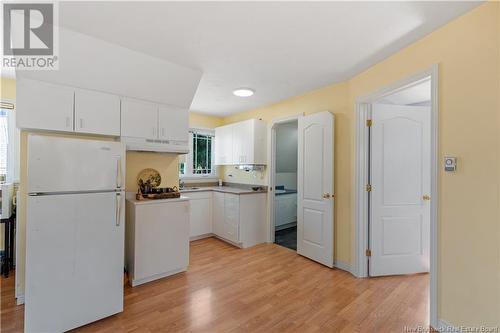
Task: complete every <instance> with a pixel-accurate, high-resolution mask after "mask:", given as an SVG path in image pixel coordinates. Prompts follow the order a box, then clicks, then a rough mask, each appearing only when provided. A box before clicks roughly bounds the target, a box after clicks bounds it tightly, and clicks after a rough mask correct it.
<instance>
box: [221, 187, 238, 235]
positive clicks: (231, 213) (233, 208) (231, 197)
mask: <svg viewBox="0 0 500 333" xmlns="http://www.w3.org/2000/svg"><path fill="white" fill-rule="evenodd" d="M224 215H225V216H224V238H226V239H229V240H230V241H233V242H239V240H240V237H239V232H238V231H239V224H240V196H239V195H237V194H229V193H225V194H224Z"/></svg>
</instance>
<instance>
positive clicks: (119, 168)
mask: <svg viewBox="0 0 500 333" xmlns="http://www.w3.org/2000/svg"><path fill="white" fill-rule="evenodd" d="M116 187H117V188H121V187H122V159H121V157H118V158H117V159H116Z"/></svg>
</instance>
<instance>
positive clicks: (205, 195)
mask: <svg viewBox="0 0 500 333" xmlns="http://www.w3.org/2000/svg"><path fill="white" fill-rule="evenodd" d="M182 195H183V196H185V197H187V198H189V199H192V200H197V199H210V198H212V192H211V191H203V192H188V193H182Z"/></svg>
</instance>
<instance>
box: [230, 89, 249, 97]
mask: <svg viewBox="0 0 500 333" xmlns="http://www.w3.org/2000/svg"><path fill="white" fill-rule="evenodd" d="M233 94H234V95H235V96H238V97H250V96H252V95H253V94H254V91H253V90H252V89H250V88H238V89H235V90H234V91H233Z"/></svg>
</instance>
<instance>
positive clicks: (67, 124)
mask: <svg viewBox="0 0 500 333" xmlns="http://www.w3.org/2000/svg"><path fill="white" fill-rule="evenodd" d="M70 122H71V119H70V118H69V117H66V127H70V125H71V124H70Z"/></svg>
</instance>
